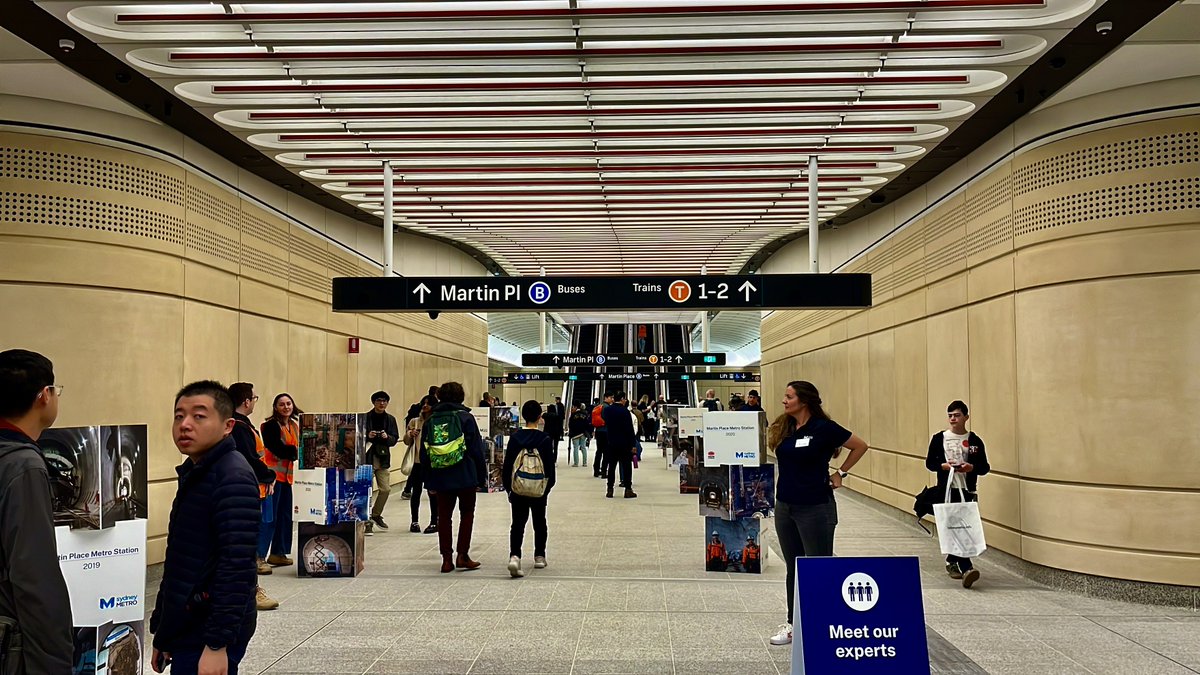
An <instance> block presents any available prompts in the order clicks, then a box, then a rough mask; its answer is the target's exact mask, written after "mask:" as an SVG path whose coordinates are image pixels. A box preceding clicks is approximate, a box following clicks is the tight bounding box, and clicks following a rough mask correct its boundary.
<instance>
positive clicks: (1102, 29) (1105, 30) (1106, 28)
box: [1096, 21, 1113, 35]
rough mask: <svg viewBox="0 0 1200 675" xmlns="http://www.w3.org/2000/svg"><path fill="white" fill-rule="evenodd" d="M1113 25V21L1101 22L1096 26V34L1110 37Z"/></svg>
mask: <svg viewBox="0 0 1200 675" xmlns="http://www.w3.org/2000/svg"><path fill="white" fill-rule="evenodd" d="M1112 29H1113V24H1112V22H1111V21H1101V22H1099V23H1097V24H1096V32H1097V33H1099V34H1101V35H1108V34H1109V33H1111V32H1112Z"/></svg>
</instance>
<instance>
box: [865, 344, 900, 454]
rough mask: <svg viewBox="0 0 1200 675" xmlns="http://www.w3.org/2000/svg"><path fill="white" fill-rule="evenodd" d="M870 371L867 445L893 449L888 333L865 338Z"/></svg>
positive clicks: (892, 357) (892, 349) (895, 431)
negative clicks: (869, 423) (868, 438)
mask: <svg viewBox="0 0 1200 675" xmlns="http://www.w3.org/2000/svg"><path fill="white" fill-rule="evenodd" d="M867 344H868V345H869V351H870V368H871V380H870V388H871V397H870V412H871V445H872V446H873V447H877V448H889V449H894V448H896V446H897V445H898V441H899V428H898V425H897V420H896V366H895V363H896V343H895V334H894V333H893V332H892V331H885V332H883V333H873V334H872V335H870V336H868V337H867Z"/></svg>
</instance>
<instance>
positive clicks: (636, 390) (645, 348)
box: [629, 324, 660, 405]
mask: <svg viewBox="0 0 1200 675" xmlns="http://www.w3.org/2000/svg"><path fill="white" fill-rule="evenodd" d="M642 327H644V328H645V330H646V336H645V344H641V342H642V340H641V339H640V338H639V337H638V331H639V329H640V328H642ZM657 328H658V326H651V325H649V324H634V325H633V336H634V342H633V344H634V349H635V350H636V351H637V352H638V353H640V354H655V353H658V352H659V351H660V350H659V348H658V340H657V339H656V338H657V335H656V334H657V333H658V332H660V331H658V330H654V329H657ZM635 371H636V372H638V373H642V374H644V375H652V374H653V373H654V366H639V367H638V368H636V369H635ZM654 385H655V381H654V379H653V378H646V379H644V380H637V379H635V380H634V383H633V391H631V392H629V399H630V402H631V403H633V404H635V405H636V404H637V402H638V401H639V400H641V398H642V397H643V396H648V397H650V399H651V400H654V399H655V398H657V397H658V392H657V391H656V390H655V386H654Z"/></svg>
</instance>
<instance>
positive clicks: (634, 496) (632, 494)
mask: <svg viewBox="0 0 1200 675" xmlns="http://www.w3.org/2000/svg"><path fill="white" fill-rule="evenodd" d="M625 499H637V493H636V492H634V491H633V489H632V488H625Z"/></svg>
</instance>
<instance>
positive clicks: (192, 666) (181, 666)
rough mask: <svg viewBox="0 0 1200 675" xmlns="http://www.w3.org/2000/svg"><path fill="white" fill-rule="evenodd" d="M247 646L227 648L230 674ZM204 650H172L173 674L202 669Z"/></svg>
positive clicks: (230, 646)
mask: <svg viewBox="0 0 1200 675" xmlns="http://www.w3.org/2000/svg"><path fill="white" fill-rule="evenodd" d="M288 487H291V486H290V485H289V486H288ZM247 646H249V645H245V644H236V645H229V647H228V648H227V649H226V650H225V653H226V654H227V655H228V656H229V675H237V672H238V664H239V663H241V662H242V659H243V658H245V657H246V647H247ZM203 651H204V650H203V649H196V650H186V651H178V652H171V670H170V673H171V675H194V674H195V673H196V672H198V671H199V669H200V655H201V654H202V653H203ZM147 670H149V669H147Z"/></svg>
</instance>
